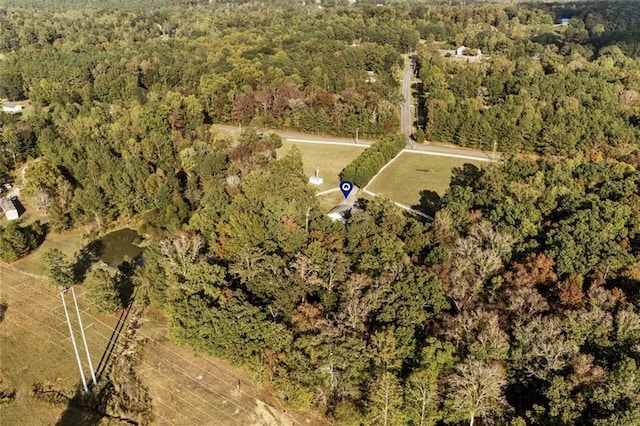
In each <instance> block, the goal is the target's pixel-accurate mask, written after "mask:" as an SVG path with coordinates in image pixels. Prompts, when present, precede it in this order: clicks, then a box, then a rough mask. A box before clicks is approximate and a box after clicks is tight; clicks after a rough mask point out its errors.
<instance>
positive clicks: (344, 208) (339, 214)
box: [327, 203, 353, 224]
mask: <svg viewBox="0 0 640 426" xmlns="http://www.w3.org/2000/svg"><path fill="white" fill-rule="evenodd" d="M352 208H353V204H347V203H342V204H338V205H337V206H335V207H334V208H332V209H331V210H330V211H329V213H327V216H329V219H331V220H332V221H334V222H335V221H336V220H337V221H338V222H342V223H344V224H346V223H347V218H346V215H347V214H348V213H349V212H350V211H351V209H352Z"/></svg>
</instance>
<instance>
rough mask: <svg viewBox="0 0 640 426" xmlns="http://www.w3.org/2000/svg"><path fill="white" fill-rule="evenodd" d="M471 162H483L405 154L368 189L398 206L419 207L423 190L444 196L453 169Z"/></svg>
mask: <svg viewBox="0 0 640 426" xmlns="http://www.w3.org/2000/svg"><path fill="white" fill-rule="evenodd" d="M467 163H471V164H474V165H475V166H478V167H480V166H481V165H482V164H483V162H481V161H473V160H464V159H460V158H449V157H439V156H434V155H424V154H413V153H407V152H405V153H403V154H401V155H400V156H399V157H398V158H397V159H396V160H395V161H394V162H393V163H391V164H390V165H389V166H388V167H387V168H386V169H384V171H383V172H382V173H381V174H380V175H378V177H376V178H375V180H373V181H372V182H371V183H370V184H369V186H368V187H367V189H368V190H369V191H371V192H375V193H377V194H379V195H380V196H383V197H386V198H389V199H391V200H393V201H396V202H398V203H402V204H406V205H408V206H415V205H417V204H418V203H419V202H420V191H422V190H425V189H426V190H430V191H435V192H437V193H438V194H439V195H443V194H444V193H445V191H446V190H447V188H449V181H450V179H451V170H452V169H453V168H454V167H462V165H463V164H467Z"/></svg>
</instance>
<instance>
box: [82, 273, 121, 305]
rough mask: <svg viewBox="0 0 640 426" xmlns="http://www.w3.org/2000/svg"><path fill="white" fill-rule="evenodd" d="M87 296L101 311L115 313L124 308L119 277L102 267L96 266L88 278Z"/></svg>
mask: <svg viewBox="0 0 640 426" xmlns="http://www.w3.org/2000/svg"><path fill="white" fill-rule="evenodd" d="M86 285H87V297H88V298H89V300H90V301H91V303H93V305H94V306H95V307H96V308H97V310H98V311H99V312H103V313H108V314H113V313H116V312H117V311H119V310H120V309H122V306H123V305H122V298H121V295H120V286H119V283H118V277H117V276H113V274H111V273H110V272H109V271H107V270H106V269H102V268H95V269H94V270H92V271H91V272H90V273H89V276H88V277H87V280H86Z"/></svg>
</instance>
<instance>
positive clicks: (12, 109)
mask: <svg viewBox="0 0 640 426" xmlns="http://www.w3.org/2000/svg"><path fill="white" fill-rule="evenodd" d="M21 111H22V105H16V104H4V105H2V112H7V113H9V114H15V113H16V112H21Z"/></svg>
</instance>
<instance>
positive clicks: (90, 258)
mask: <svg viewBox="0 0 640 426" xmlns="http://www.w3.org/2000/svg"><path fill="white" fill-rule="evenodd" d="M101 246H102V242H101V241H94V242H92V243H90V244H88V245H86V246H85V247H82V248H81V249H80V251H79V252H78V254H77V255H76V263H75V264H74V265H73V273H74V275H75V279H76V282H83V281H84V279H85V278H86V276H87V271H88V270H89V268H91V265H93V263H95V261H96V260H97V259H98V253H99V250H100V249H101Z"/></svg>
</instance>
